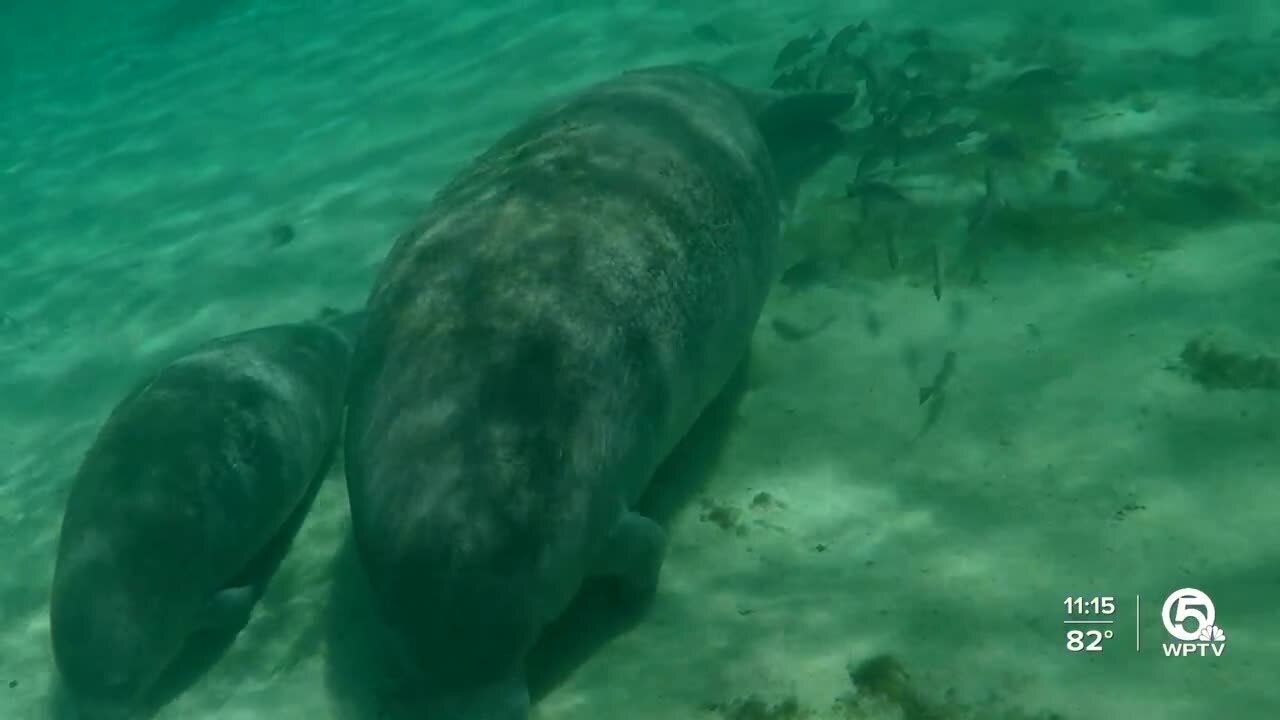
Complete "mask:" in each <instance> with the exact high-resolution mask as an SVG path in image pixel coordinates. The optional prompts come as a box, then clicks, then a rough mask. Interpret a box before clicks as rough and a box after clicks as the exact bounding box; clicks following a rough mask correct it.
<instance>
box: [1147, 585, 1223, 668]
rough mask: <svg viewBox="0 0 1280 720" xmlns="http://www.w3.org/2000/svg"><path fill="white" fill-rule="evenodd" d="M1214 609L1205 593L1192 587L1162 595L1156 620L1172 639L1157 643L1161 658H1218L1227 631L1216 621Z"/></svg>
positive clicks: (1221, 651) (1220, 654) (1220, 655)
mask: <svg viewBox="0 0 1280 720" xmlns="http://www.w3.org/2000/svg"><path fill="white" fill-rule="evenodd" d="M1216 617H1217V614H1216V611H1215V609H1214V607H1213V601H1212V600H1210V599H1209V596H1208V595H1205V594H1204V593H1202V592H1200V591H1199V590H1197V589H1195V588H1183V589H1181V590H1175V591H1174V592H1172V593H1170V594H1169V597H1167V598H1165V601H1164V608H1163V609H1162V610H1161V611H1160V620H1161V622H1163V623H1164V629H1165V630H1166V631H1168V633H1169V635H1170V636H1172V637H1173V638H1174V639H1175V640H1181V641H1182V642H1172V643H1161V645H1160V647H1161V648H1162V649H1163V650H1164V656H1165V657H1192V656H1194V655H1199V656H1200V657H1209V656H1210V655H1211V654H1212V655H1213V657H1222V653H1223V652H1224V651H1225V650H1226V649H1227V634H1226V633H1225V632H1223V631H1222V628H1220V627H1218V626H1217V625H1216V624H1214V623H1215V622H1216Z"/></svg>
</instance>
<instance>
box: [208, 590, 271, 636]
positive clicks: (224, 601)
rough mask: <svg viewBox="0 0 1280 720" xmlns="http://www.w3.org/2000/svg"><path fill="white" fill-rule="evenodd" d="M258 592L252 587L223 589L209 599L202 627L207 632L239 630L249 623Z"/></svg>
mask: <svg viewBox="0 0 1280 720" xmlns="http://www.w3.org/2000/svg"><path fill="white" fill-rule="evenodd" d="M257 597H258V591H257V588H254V587H253V586H252V585H241V586H239V587H229V588H223V589H221V590H219V591H218V592H216V593H214V594H213V597H211V598H209V603H208V604H207V605H206V606H205V614H204V617H203V618H202V625H203V626H204V627H205V628H206V629H209V630H239V629H240V628H243V627H244V626H245V625H247V624H248V623H249V613H250V611H252V610H253V603H254V601H255V600H257Z"/></svg>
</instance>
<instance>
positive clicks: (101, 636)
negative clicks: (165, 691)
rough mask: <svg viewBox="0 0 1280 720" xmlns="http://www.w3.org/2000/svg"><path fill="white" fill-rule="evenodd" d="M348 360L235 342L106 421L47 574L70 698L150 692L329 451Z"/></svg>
mask: <svg viewBox="0 0 1280 720" xmlns="http://www.w3.org/2000/svg"><path fill="white" fill-rule="evenodd" d="M349 354H350V346H349V344H348V343H347V342H346V341H345V340H344V339H343V337H342V336H341V335H340V334H339V333H337V332H335V331H334V330H332V329H329V328H326V327H322V326H319V325H305V326H304V325H287V326H277V327H271V328H263V329H259V330H253V331H249V332H246V333H239V334H237V335H233V336H228V337H224V338H220V339H217V340H214V341H212V342H209V343H206V344H204V345H202V346H200V347H198V348H196V349H194V350H193V351H191V352H190V353H188V354H186V355H184V356H182V357H180V358H178V359H177V360H175V361H173V362H171V363H169V364H168V365H166V366H164V367H163V368H161V369H160V370H159V371H158V372H156V373H154V374H152V375H151V376H149V377H148V378H146V379H145V380H144V381H142V382H141V383H139V384H138V385H137V386H136V387H135V388H134V389H133V391H132V392H131V393H129V394H128V396H127V397H126V398H125V399H124V400H123V401H122V402H121V403H120V404H119V405H118V406H117V407H116V408H115V410H114V411H113V412H112V413H111V414H110V416H109V417H108V419H107V421H106V422H105V423H104V425H103V426H102V428H101V430H100V431H99V433H98V435H97V437H96V438H95V440H94V441H93V443H92V445H91V446H90V448H89V450H88V452H87V453H86V455H85V458H84V460H83V461H82V463H81V466H80V468H79V470H78V472H77V474H76V476H75V477H74V478H73V481H72V487H71V492H70V495H69V497H68V500H67V505H66V509H65V512H64V515H63V521H62V528H61V534H60V537H59V542H58V551H57V562H56V566H55V571H54V581H53V588H52V601H51V626H52V632H53V638H54V650H55V657H56V658H57V660H58V664H59V667H60V668H61V669H62V671H63V675H64V677H67V679H68V681H69V685H70V686H71V688H72V690H73V691H76V690H83V691H84V692H85V693H87V694H90V695H92V691H93V689H94V687H95V686H100V683H101V682H103V681H102V678H105V677H107V676H108V673H107V671H108V670H110V671H111V677H114V678H115V680H112V682H113V683H115V684H114V685H112V688H115V689H120V688H124V689H130V688H132V686H133V685H134V684H137V683H142V684H145V683H148V682H150V681H152V680H153V679H154V678H153V677H152V676H153V675H154V674H155V673H156V672H158V669H159V667H160V666H163V665H164V664H165V663H167V662H168V661H169V660H170V659H171V657H172V655H173V653H175V652H176V651H177V647H178V645H179V644H180V643H181V642H182V640H183V639H184V638H185V636H186V635H187V634H188V633H189V632H191V631H193V630H195V629H196V628H194V627H191V626H190V623H193V622H197V621H198V620H199V619H200V614H201V612H202V611H203V610H204V609H205V607H204V606H205V605H206V604H207V603H208V602H209V600H210V597H211V596H212V594H213V593H214V592H216V591H218V590H220V589H222V588H223V587H225V586H226V585H227V583H228V582H229V581H230V580H232V578H233V577H234V576H235V575H236V573H238V572H239V571H241V570H243V569H245V567H246V565H247V564H248V563H250V562H251V561H252V560H253V559H254V557H255V556H256V555H257V554H258V553H259V552H261V551H262V550H263V549H264V547H265V546H266V545H267V544H268V543H269V542H270V541H271V539H272V538H273V537H274V536H275V535H276V534H277V533H278V531H279V530H280V529H281V528H282V526H283V525H284V524H285V523H286V521H287V520H288V519H289V518H290V515H291V514H292V513H293V512H294V511H295V510H296V509H297V508H298V506H299V503H300V501H301V500H302V499H303V498H304V497H305V496H306V494H307V491H308V489H309V488H310V487H311V485H312V483H313V481H315V480H316V479H317V478H318V477H319V476H320V474H321V473H322V472H323V470H324V468H325V463H326V462H327V460H328V457H329V454H330V453H331V451H332V449H333V446H334V444H335V443H336V439H337V434H338V428H339V425H340V420H341V410H342V400H343V391H344V387H345V379H346V374H347V368H348V362H349ZM103 663H107V664H109V667H108V665H104V664H103ZM99 689H101V687H99ZM112 691H113V692H114V691H115V690H112Z"/></svg>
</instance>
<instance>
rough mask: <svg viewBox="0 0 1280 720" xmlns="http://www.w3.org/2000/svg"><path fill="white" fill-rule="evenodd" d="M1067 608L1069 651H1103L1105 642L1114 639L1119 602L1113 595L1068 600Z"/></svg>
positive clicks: (1064, 621)
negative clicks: (1113, 627) (1117, 603)
mask: <svg viewBox="0 0 1280 720" xmlns="http://www.w3.org/2000/svg"><path fill="white" fill-rule="evenodd" d="M1062 605H1063V607H1064V608H1065V609H1066V619H1065V620H1063V621H1062V624H1063V625H1066V627H1067V652H1072V653H1078V652H1102V649H1103V647H1105V644H1106V641H1108V640H1110V639H1111V638H1113V637H1115V631H1114V630H1113V629H1112V626H1114V625H1115V624H1116V620H1115V614H1116V599H1115V597H1113V596H1111V595H1094V596H1092V597H1090V596H1081V595H1076V596H1072V597H1068V598H1067V599H1066V600H1063V601H1062Z"/></svg>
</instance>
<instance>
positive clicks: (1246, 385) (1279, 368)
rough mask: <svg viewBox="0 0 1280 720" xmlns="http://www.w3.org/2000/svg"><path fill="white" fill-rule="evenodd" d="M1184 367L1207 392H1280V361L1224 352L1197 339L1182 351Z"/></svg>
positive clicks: (1209, 343)
mask: <svg viewBox="0 0 1280 720" xmlns="http://www.w3.org/2000/svg"><path fill="white" fill-rule="evenodd" d="M1180 357H1181V360H1182V363H1183V365H1184V367H1185V369H1186V370H1187V372H1188V374H1189V375H1190V377H1191V379H1192V380H1194V381H1195V382H1196V384H1198V385H1200V386H1201V387H1203V388H1205V389H1207V390H1280V358H1277V357H1271V356H1267V355H1251V354H1248V353H1243V352H1237V351H1232V350H1224V349H1222V348H1220V347H1217V346H1215V345H1214V344H1212V343H1211V342H1209V341H1208V340H1207V339H1203V338H1195V339H1192V340H1189V341H1187V344H1186V345H1185V346H1184V347H1183V348H1182V354H1181V356H1180Z"/></svg>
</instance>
